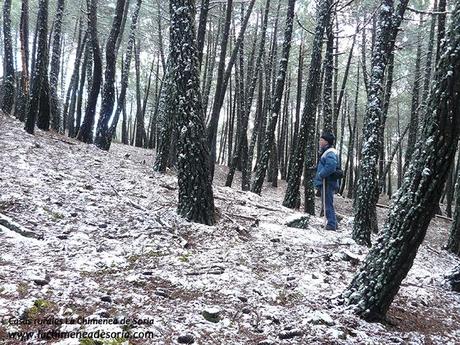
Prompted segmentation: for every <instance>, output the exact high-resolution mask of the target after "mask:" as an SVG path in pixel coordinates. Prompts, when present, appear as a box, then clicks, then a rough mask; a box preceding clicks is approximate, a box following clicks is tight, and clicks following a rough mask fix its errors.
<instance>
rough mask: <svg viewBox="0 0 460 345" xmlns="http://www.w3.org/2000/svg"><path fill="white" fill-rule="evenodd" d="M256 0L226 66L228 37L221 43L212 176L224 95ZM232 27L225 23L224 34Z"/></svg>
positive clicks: (212, 129) (212, 127)
mask: <svg viewBox="0 0 460 345" xmlns="http://www.w3.org/2000/svg"><path fill="white" fill-rule="evenodd" d="M254 3H255V0H251V1H250V3H249V8H248V10H247V12H246V15H245V17H244V20H243V23H242V24H241V28H240V32H239V34H238V38H237V40H236V44H235V46H234V47H233V51H232V54H231V56H230V60H229V62H228V64H227V67H226V68H225V57H226V46H227V38H225V37H224V38H223V41H222V45H221V49H222V51H221V55H220V58H219V71H218V74H217V82H216V93H215V97H214V104H213V108H212V112H211V120H210V121H209V125H208V128H207V140H208V145H209V148H210V151H211V161H212V162H213V164H212V165H211V176H214V162H215V160H216V136H217V126H218V124H219V116H220V110H221V109H222V104H223V102H224V97H225V92H226V90H227V85H228V80H229V78H230V75H231V71H232V68H233V65H234V64H235V61H236V58H237V55H238V51H239V49H240V45H241V44H242V43H243V38H244V33H245V31H246V28H247V25H248V22H249V17H250V16H251V13H252V9H253V7H254ZM232 4H233V1H232V0H228V1H227V19H228V20H229V21H230V18H231V9H228V6H232ZM229 27H230V23H227V22H226V23H225V30H224V36H225V34H226V33H227V35H228V32H229V30H227V29H229ZM224 68H225V73H224Z"/></svg>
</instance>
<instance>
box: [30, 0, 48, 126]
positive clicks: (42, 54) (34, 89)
mask: <svg viewBox="0 0 460 345" xmlns="http://www.w3.org/2000/svg"><path fill="white" fill-rule="evenodd" d="M37 29H38V37H37V48H36V57H35V63H34V64H33V69H32V70H33V71H32V80H31V82H30V98H29V101H28V103H27V120H26V124H25V127H24V129H25V130H26V131H27V132H28V133H30V134H33V133H34V129H35V121H36V119H37V115H38V110H39V103H40V96H41V88H42V81H43V79H44V72H45V70H46V69H45V64H47V62H48V60H47V56H48V54H47V38H48V37H47V33H48V0H40V2H39V6H38V15H37Z"/></svg>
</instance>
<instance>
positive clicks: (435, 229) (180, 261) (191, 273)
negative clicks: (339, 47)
mask: <svg viewBox="0 0 460 345" xmlns="http://www.w3.org/2000/svg"><path fill="white" fill-rule="evenodd" d="M152 161H153V152H152V151H151V150H144V149H138V148H133V147H128V146H123V145H118V144H114V145H113V146H112V149H111V151H110V152H103V151H101V150H98V149H97V148H96V147H94V146H91V145H85V144H82V143H80V142H77V141H75V140H72V139H69V138H66V137H63V136H59V135H57V134H52V133H44V132H41V131H37V133H36V135H35V136H31V135H29V134H27V133H25V132H24V131H23V129H22V125H21V123H19V122H17V121H16V120H13V119H11V118H7V117H5V116H2V115H0V215H1V217H2V218H1V219H3V221H4V224H8V226H2V225H0V267H1V270H0V315H1V318H2V323H1V324H0V339H2V341H1V342H2V343H4V342H5V343H6V344H24V343H29V344H62V345H63V344H123V343H124V344H127V343H128V340H127V339H126V337H127V336H129V335H134V334H136V332H150V333H148V334H145V333H144V334H137V335H139V336H142V337H140V338H139V339H129V344H176V343H178V342H179V341H180V342H183V343H185V342H186V341H189V342H190V341H191V340H192V339H193V340H194V342H195V343H196V344H401V343H411V344H448V343H451V344H456V343H460V316H459V313H460V296H459V295H458V294H456V293H453V292H450V291H449V289H448V287H447V286H446V284H445V282H444V278H443V276H444V274H446V273H448V272H449V270H451V269H452V268H453V267H455V266H456V265H457V264H458V263H459V261H458V260H457V259H456V258H455V257H454V256H451V255H449V254H447V253H446V252H445V251H443V250H442V249H441V246H442V245H443V244H444V243H445V238H446V236H447V228H448V225H449V223H448V222H447V221H445V220H441V219H436V220H434V221H433V222H432V225H431V227H430V229H429V233H428V238H427V241H426V242H425V244H424V245H423V246H422V247H421V250H420V252H419V255H418V257H417V259H416V262H415V266H414V268H413V269H412V270H411V272H410V274H409V276H408V277H407V279H406V280H405V281H404V282H403V286H402V288H401V290H400V292H399V294H398V296H397V298H396V300H395V303H394V304H393V306H392V308H391V310H390V313H389V323H388V324H385V325H382V324H369V323H366V322H364V321H362V320H360V319H359V318H356V317H355V316H354V315H353V314H352V312H351V310H349V309H347V308H344V307H343V306H341V305H339V304H338V303H337V298H336V297H337V296H339V295H340V293H341V292H342V291H343V289H344V288H345V287H346V284H347V283H348V282H349V281H350V279H351V277H352V276H353V272H354V271H355V269H356V267H357V265H358V264H359V261H360V260H362V259H363V258H364V256H365V254H366V252H367V249H366V248H364V247H361V246H358V245H356V244H355V243H354V242H353V241H352V240H351V238H350V233H351V229H350V221H351V218H350V217H345V219H344V220H343V221H342V223H341V224H340V231H339V232H328V231H325V230H322V227H321V224H322V220H321V219H319V218H313V219H312V220H311V226H310V228H309V229H308V230H300V229H295V228H289V227H287V226H286V225H285V223H286V220H287V219H288V218H291V217H295V216H298V215H299V214H298V213H296V212H295V211H292V210H290V209H287V208H284V207H282V206H280V205H281V201H282V197H283V187H284V185H283V184H281V187H279V188H277V189H274V188H272V187H269V186H268V185H267V187H266V189H265V190H264V191H263V195H262V196H257V195H255V194H252V193H249V192H241V191H240V190H239V185H238V184H237V182H235V184H234V188H233V189H232V188H227V187H222V186H223V185H224V183H223V181H224V178H225V171H226V168H224V167H217V168H216V179H215V186H214V193H215V198H216V207H217V208H218V211H219V221H218V224H217V225H216V226H212V227H209V226H203V225H199V224H192V223H188V222H186V221H185V220H183V219H181V218H180V217H178V216H177V215H176V212H175V209H176V203H177V200H176V198H177V190H176V188H177V184H176V178H175V175H174V173H172V172H168V173H167V174H164V175H163V174H159V173H154V172H153V171H152V169H151V167H152ZM337 203H338V209H339V210H340V211H341V212H342V213H345V214H347V212H348V216H349V215H350V214H349V212H350V205H351V202H350V201H349V200H345V199H342V198H340V197H337ZM379 212H381V210H379ZM381 216H383V214H381ZM14 223H17V226H16V227H14V226H13V225H14ZM12 229H13V230H12ZM19 232H22V235H21V234H19ZM65 318H67V321H66V320H65ZM79 318H80V319H79ZM82 318H84V319H82ZM114 318H116V319H117V320H118V322H119V324H110V325H108V324H102V325H98V324H85V322H84V321H81V320H95V319H100V320H113V319H114ZM47 319H48V320H51V321H52V320H54V321H55V322H54V323H55V324H54V325H46V324H44V323H46V322H44V320H47ZM127 319H137V320H143V322H141V323H143V324H141V325H131V326H127V325H123V324H121V323H123V322H124V321H126V320H127ZM27 320H28V321H30V322H27ZM59 320H60V321H59ZM63 320H64V321H63ZM69 320H80V321H78V322H76V323H74V324H72V322H70V321H69ZM123 320H124V321H123ZM58 321H59V322H58ZM51 323H53V322H51ZM61 323H62V324H61ZM49 329H54V330H59V331H61V332H64V331H69V332H73V331H97V330H101V331H105V332H122V331H125V333H122V334H121V336H119V334H118V335H117V339H113V338H112V339H98V341H100V342H99V343H98V342H94V341H93V342H91V341H89V340H88V339H86V340H80V341H79V340H76V339H62V334H61V335H60V336H55V337H54V339H49V340H40V339H37V336H38V334H43V332H45V331H47V330H49ZM14 331H29V332H33V333H30V335H31V336H32V338H31V339H29V340H28V341H26V342H24V341H21V340H17V339H10V338H8V337H9V335H8V334H9V333H10V332H14ZM39 332H40V333H39ZM126 332H130V333H126ZM69 334H70V333H69ZM147 336H149V337H150V338H147ZM34 337H35V338H34Z"/></svg>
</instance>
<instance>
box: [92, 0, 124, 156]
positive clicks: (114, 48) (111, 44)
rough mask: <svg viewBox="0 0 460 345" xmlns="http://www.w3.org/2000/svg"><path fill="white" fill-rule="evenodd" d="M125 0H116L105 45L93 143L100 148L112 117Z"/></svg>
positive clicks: (104, 141)
mask: <svg viewBox="0 0 460 345" xmlns="http://www.w3.org/2000/svg"><path fill="white" fill-rule="evenodd" d="M125 2H126V0H117V6H116V8H115V16H114V18H113V22H112V28H111V29H110V34H109V38H108V39H107V44H106V46H105V79H104V87H103V90H102V103H101V112H100V116H99V121H98V124H97V128H96V139H95V141H94V143H95V144H96V146H97V147H99V148H101V149H108V146H109V145H107V141H108V140H110V138H108V135H109V134H110V133H109V121H110V119H111V118H112V113H113V106H114V103H115V86H114V84H115V74H116V64H117V54H118V47H119V45H117V42H118V36H119V35H120V30H121V29H120V28H121V24H122V22H123V14H124V7H125Z"/></svg>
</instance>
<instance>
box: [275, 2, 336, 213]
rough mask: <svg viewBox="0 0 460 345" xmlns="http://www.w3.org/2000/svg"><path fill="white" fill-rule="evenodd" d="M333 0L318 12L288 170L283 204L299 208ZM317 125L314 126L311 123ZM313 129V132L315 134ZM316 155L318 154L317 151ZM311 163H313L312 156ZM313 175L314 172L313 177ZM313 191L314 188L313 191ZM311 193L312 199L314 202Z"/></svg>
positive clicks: (324, 4) (323, 5)
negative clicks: (303, 97) (303, 98)
mask: <svg viewBox="0 0 460 345" xmlns="http://www.w3.org/2000/svg"><path fill="white" fill-rule="evenodd" d="M331 4H332V1H330V0H327V1H323V2H322V3H321V5H319V6H320V8H319V12H318V23H317V25H316V29H315V36H314V39H313V49H312V55H311V62H310V72H309V75H308V82H307V87H306V92H305V105H304V109H303V114H302V120H301V124H300V129H299V135H298V140H297V141H296V145H295V149H294V151H293V153H292V154H291V157H290V159H289V170H288V180H287V182H288V185H287V188H286V194H285V196H284V201H283V206H286V207H289V208H298V207H299V206H300V181H301V178H302V171H303V168H304V161H305V152H306V148H307V143H309V142H311V141H312V140H311V138H312V136H313V137H314V131H315V129H314V128H315V120H314V118H315V116H316V108H317V104H318V86H319V85H318V80H319V79H320V74H321V50H322V46H323V35H324V30H325V28H326V26H327V25H328V23H329V20H330V7H331ZM312 124H313V126H311V125H312ZM312 131H313V133H312ZM313 155H314V154H313ZM308 163H309V164H312V159H311V157H310V159H309V162H308ZM308 167H309V168H311V166H308ZM309 178H311V175H310V176H309ZM311 192H312V190H311ZM312 198H313V199H311V196H309V199H311V200H313V201H314V194H313V197H312Z"/></svg>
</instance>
